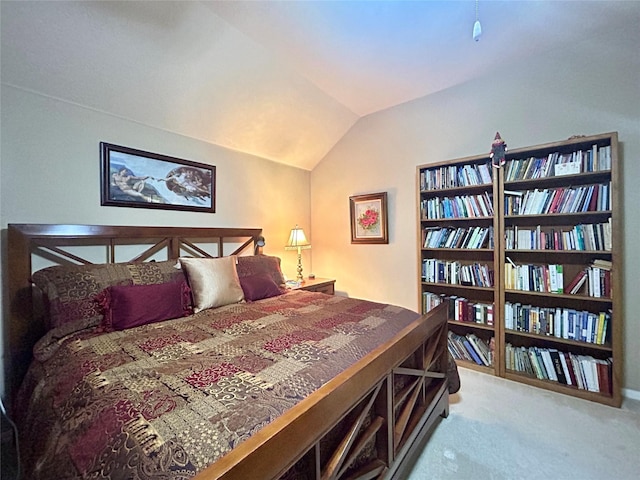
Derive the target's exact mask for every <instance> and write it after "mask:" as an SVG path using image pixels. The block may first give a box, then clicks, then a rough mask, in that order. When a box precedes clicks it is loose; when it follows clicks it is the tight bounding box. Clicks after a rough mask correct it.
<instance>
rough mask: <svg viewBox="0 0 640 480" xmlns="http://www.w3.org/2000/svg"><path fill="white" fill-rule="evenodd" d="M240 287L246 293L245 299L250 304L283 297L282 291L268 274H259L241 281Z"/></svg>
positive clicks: (243, 278)
mask: <svg viewBox="0 0 640 480" xmlns="http://www.w3.org/2000/svg"><path fill="white" fill-rule="evenodd" d="M240 286H241V287H242V291H243V292H244V299H245V300H246V301H248V302H251V301H254V300H260V299H261V298H269V297H275V296H276V295H282V294H283V293H284V290H282V289H281V288H280V287H279V286H278V285H277V284H276V282H275V280H274V279H273V277H272V276H271V275H270V274H268V273H258V274H257V275H249V276H247V277H242V278H241V279H240Z"/></svg>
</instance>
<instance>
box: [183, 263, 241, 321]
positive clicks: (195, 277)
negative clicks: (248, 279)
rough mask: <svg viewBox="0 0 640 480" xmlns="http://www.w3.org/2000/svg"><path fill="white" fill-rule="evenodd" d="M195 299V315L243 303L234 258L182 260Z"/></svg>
mask: <svg viewBox="0 0 640 480" xmlns="http://www.w3.org/2000/svg"><path fill="white" fill-rule="evenodd" d="M180 265H182V268H183V269H184V271H185V272H186V273H187V279H188V281H189V286H190V287H191V293H192V295H193V303H194V306H193V311H194V312H196V313H197V312H200V311H202V310H206V309H207V308H214V307H221V306H223V305H229V304H230V303H238V302H241V301H242V300H244V293H243V291H242V287H241V286H240V280H239V279H238V272H237V271H236V262H235V258H234V257H220V258H180Z"/></svg>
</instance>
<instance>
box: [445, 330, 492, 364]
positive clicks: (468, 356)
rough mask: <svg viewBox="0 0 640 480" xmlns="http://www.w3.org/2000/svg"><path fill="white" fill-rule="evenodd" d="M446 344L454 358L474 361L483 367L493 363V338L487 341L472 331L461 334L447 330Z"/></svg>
mask: <svg viewBox="0 0 640 480" xmlns="http://www.w3.org/2000/svg"><path fill="white" fill-rule="evenodd" d="M447 346H448V349H449V353H451V356H452V357H453V358H455V359H456V360H465V361H467V362H474V363H477V364H478V365H483V366H485V367H490V366H491V365H493V339H491V342H489V343H487V342H485V341H484V340H482V339H481V338H479V337H477V336H476V335H474V334H473V333H468V334H467V335H465V336H463V335H458V334H456V333H453V332H452V331H451V330H449V332H448V341H447Z"/></svg>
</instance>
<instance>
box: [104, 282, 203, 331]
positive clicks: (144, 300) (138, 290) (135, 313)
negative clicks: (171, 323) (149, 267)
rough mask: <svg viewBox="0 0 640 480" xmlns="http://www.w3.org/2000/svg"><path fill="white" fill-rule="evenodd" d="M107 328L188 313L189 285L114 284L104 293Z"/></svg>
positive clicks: (149, 321)
mask: <svg viewBox="0 0 640 480" xmlns="http://www.w3.org/2000/svg"><path fill="white" fill-rule="evenodd" d="M101 297H102V298H101V304H102V306H103V308H104V312H105V315H104V320H103V322H102V326H103V328H104V329H105V330H107V331H111V330H124V329H126V328H133V327H138V326H140V325H146V324H148V323H155V322H161V321H162V320H170V319H172V318H179V317H184V316H187V315H189V314H190V313H191V309H190V306H189V287H188V286H187V284H186V282H171V283H157V284H152V285H126V286H117V285H114V286H111V287H109V288H107V289H106V290H105V291H104V294H103V295H102V296H101Z"/></svg>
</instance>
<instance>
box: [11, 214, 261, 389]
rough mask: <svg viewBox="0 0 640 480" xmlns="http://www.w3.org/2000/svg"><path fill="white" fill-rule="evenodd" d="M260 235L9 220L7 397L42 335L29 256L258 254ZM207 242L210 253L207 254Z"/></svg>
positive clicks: (77, 260) (52, 259) (65, 260)
mask: <svg viewBox="0 0 640 480" xmlns="http://www.w3.org/2000/svg"><path fill="white" fill-rule="evenodd" d="M261 234H262V229H260V228H201V227H133V226H107V225H45V224H9V226H8V236H7V237H8V242H7V259H8V262H7V269H6V270H5V272H4V277H3V278H5V286H6V288H5V290H4V291H5V292H6V294H7V295H8V297H7V303H5V308H4V309H3V315H4V322H3V333H4V351H5V352H7V353H8V355H7V356H6V361H5V371H4V375H5V385H6V390H7V391H6V393H7V395H8V396H9V398H10V399H13V396H14V395H15V392H16V390H17V388H18V387H19V385H20V382H21V381H22V378H23V377H24V374H25V373H26V370H27V368H28V366H29V363H30V362H31V358H32V350H33V346H34V344H35V342H36V341H37V340H38V339H39V338H40V337H41V336H42V335H43V334H44V333H45V329H44V321H43V318H42V315H41V314H39V313H38V309H37V308H36V302H35V300H36V298H35V295H34V292H33V290H32V284H31V280H30V279H31V274H32V273H33V268H34V262H33V260H34V258H37V257H40V258H42V259H44V260H46V261H48V262H49V264H80V265H81V264H96V263H115V262H144V261H150V260H152V259H155V258H156V257H157V256H162V257H163V258H161V259H162V260H171V259H177V258H178V257H180V256H192V257H221V256H226V255H237V254H240V253H245V252H249V253H250V254H255V253H261V252H262V245H264V238H263V237H262V236H261ZM203 245H206V246H207V247H206V248H207V249H205V248H203V247H202V246H203ZM212 245H213V246H214V247H215V248H214V249H215V250H216V251H215V253H211V248H210V247H211V246H212ZM134 246H136V247H135V248H136V253H135V255H134V256H133V257H132V258H119V255H120V252H121V251H122V250H123V249H126V248H128V249H129V250H127V253H128V252H129V251H131V249H132V248H134ZM250 246H253V248H250ZM76 247H81V248H80V250H82V248H84V247H93V249H92V250H91V251H92V252H95V250H96V249H98V250H99V249H101V248H104V254H103V255H102V254H101V256H103V258H104V261H102V260H101V261H95V260H93V257H92V260H91V261H90V260H88V259H87V257H86V256H83V255H82V254H80V253H78V251H77V250H78V248H76ZM74 248H76V249H75V250H74ZM140 249H143V250H142V251H140ZM165 253H166V256H165Z"/></svg>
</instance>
